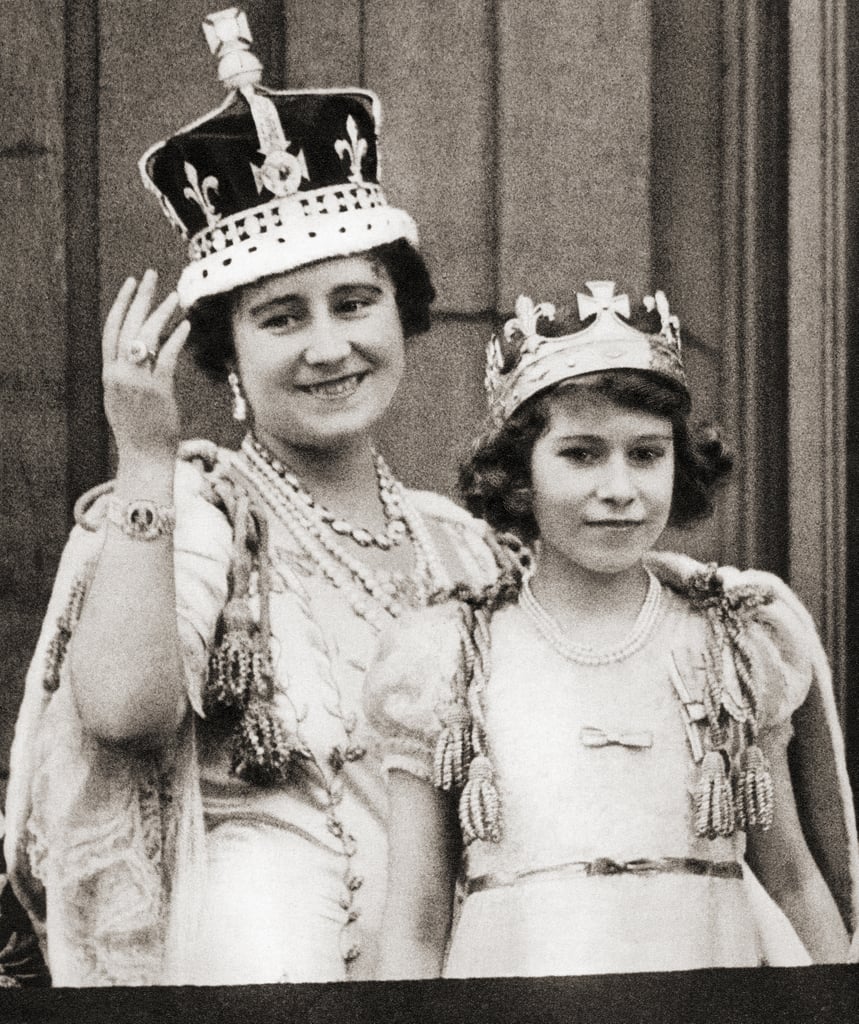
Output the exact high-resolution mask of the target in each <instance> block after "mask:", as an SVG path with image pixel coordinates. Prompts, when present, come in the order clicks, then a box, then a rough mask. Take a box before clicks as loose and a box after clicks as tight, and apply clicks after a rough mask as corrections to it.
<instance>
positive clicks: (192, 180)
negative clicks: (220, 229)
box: [185, 160, 221, 227]
mask: <svg viewBox="0 0 859 1024" xmlns="http://www.w3.org/2000/svg"><path fill="white" fill-rule="evenodd" d="M185 177H186V178H187V179H188V183H189V184H188V186H186V188H185V197H186V198H187V199H191V200H193V201H194V202H195V203H196V204H197V205H198V206H199V207H200V209H201V210H202V211H203V213H204V214H205V215H206V222H207V223H208V225H209V227H212V226H213V225H214V224H217V223H218V221H219V220H220V219H221V215H220V214H219V213H218V211H217V210H216V209H215V207H214V206H213V205H212V200H211V198H210V195H211V193H213V192H217V191H218V179H217V178H216V177H214V175H211V174H210V175H208V177H205V178H203V181H202V182H200V180H199V176H198V174H197V168H196V167H195V166H194V165H193V164H192V163H189V162H188V161H187V160H186V161H185Z"/></svg>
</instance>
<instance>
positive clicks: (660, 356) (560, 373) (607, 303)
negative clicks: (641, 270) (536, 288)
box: [485, 281, 686, 425]
mask: <svg viewBox="0 0 859 1024" xmlns="http://www.w3.org/2000/svg"><path fill="white" fill-rule="evenodd" d="M587 288H588V292H589V293H590V294H585V293H582V292H579V293H578V294H577V296H576V300H577V309H578V316H579V320H580V322H581V323H582V325H583V326H582V328H581V330H578V331H574V332H573V333H571V334H565V335H563V336H561V337H546V336H544V335H542V334H540V332H539V329H538V328H539V322H540V321H541V320H550V321H551V320H554V319H555V314H556V310H555V307H554V306H553V305H552V304H551V303H550V302H540V303H535V302H533V300H532V299H530V298H528V296H526V295H520V296H519V298H518V299H517V300H516V307H515V312H516V315H515V316H514V317H512V318H511V319H510V320H508V321H507V322H506V323H505V324H504V330H503V340H502V338H499V337H498V336H497V335H493V337H492V338H491V340H490V342H489V344H488V346H487V350H486V378H485V385H486V392H487V396H488V399H489V409H490V413H491V416H492V418H493V420H494V421H495V423H496V424H497V425H500V424H502V423H503V422H504V421H505V420H507V419H509V417H510V416H511V415H512V414H513V412H515V410H516V409H518V408H519V406H520V405H522V403H523V402H526V401H527V400H528V399H529V398H531V397H533V396H534V395H536V394H537V393H538V392H540V391H544V390H545V389H546V388H549V387H552V386H553V385H555V384H559V383H561V382H562V381H565V380H569V379H572V378H574V377H580V376H584V375H585V374H590V373H600V372H606V371H609V370H643V371H647V372H649V373H654V374H658V375H660V376H662V377H666V378H668V379H669V380H671V381H672V382H673V383H674V384H677V385H680V386H681V387H682V388H684V389H685V388H686V378H685V375H684V372H683V363H682V358H681V344H680V321H679V320H678V318H677V317H676V316H675V315H674V314H673V313H672V312H671V311H670V309H669V306H668V299H667V298H666V297H665V293H664V292H661V291H657V292H655V293H654V294H653V295H646V296H645V297H644V299H643V303H642V304H643V306H644V310H645V311H646V312H647V313H653V312H655V313H657V314H658V316H659V319H660V323H661V327H660V329H659V331H658V333H655V334H648V333H645V332H644V331H640V330H638V329H637V328H636V327H633V326H632V324H631V323H630V318H631V308H630V302H629V297H628V296H626V295H616V294H615V285H614V282H613V281H588V282H587Z"/></svg>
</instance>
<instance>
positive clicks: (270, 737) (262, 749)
mask: <svg viewBox="0 0 859 1024" xmlns="http://www.w3.org/2000/svg"><path fill="white" fill-rule="evenodd" d="M294 752H295V751H294V749H293V747H292V745H291V744H290V742H289V738H288V736H287V733H286V730H285V729H284V727H283V724H282V723H281V721H280V719H279V718H278V717H277V714H276V712H275V711H274V710H273V708H272V707H271V705H270V704H269V703H267V702H266V701H264V700H261V699H260V698H259V697H257V696H253V697H251V699H250V702H249V703H248V706H247V707H246V708H245V710H244V713H243V714H242V717H241V721H240V723H239V728H238V730H237V732H236V736H235V740H234V743H233V756H232V770H233V772H234V773H235V774H236V775H238V776H239V778H242V779H246V780H247V781H248V782H253V783H255V784H256V785H258V786H271V785H274V784H276V783H283V782H286V781H287V778H288V775H289V768H290V765H291V763H292V759H293V753H294Z"/></svg>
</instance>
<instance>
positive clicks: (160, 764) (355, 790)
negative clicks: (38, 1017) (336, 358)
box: [7, 452, 497, 985]
mask: <svg viewBox="0 0 859 1024" xmlns="http://www.w3.org/2000/svg"><path fill="white" fill-rule="evenodd" d="M233 457H235V456H233V455H232V454H231V453H225V452H219V453H218V456H217V458H218V461H219V464H220V468H221V469H222V468H223V464H224V463H226V462H228V461H229V459H231V458H233ZM407 493H408V500H409V501H410V502H411V504H412V507H413V508H414V509H416V510H417V512H418V513H419V515H420V517H421V519H422V521H423V524H424V526H425V527H426V530H427V532H428V533H429V535H430V538H431V540H432V542H433V544H434V546H435V548H436V550H437V553H438V555H439V557H440V558H441V560H442V562H443V563H444V565H445V569H446V571H447V573H448V575H449V576H450V578H452V579H462V580H466V581H468V582H470V583H471V584H472V585H478V586H479V585H483V584H485V583H488V582H490V581H491V580H492V579H493V578H494V576H495V574H496V572H497V569H496V566H495V561H494V557H493V555H492V553H491V551H490V549H489V547H488V546H487V545H486V543H485V539H484V536H485V535H484V527H483V526H482V524H479V523H477V521H475V520H473V519H472V518H471V517H470V516H468V515H467V514H466V513H464V512H463V511H462V510H461V509H458V508H457V507H456V506H455V505H453V503H452V502H449V501H448V500H447V499H444V498H442V497H440V496H438V495H434V494H428V493H425V492H407ZM251 496H252V497H255V496H254V495H251ZM211 498H212V495H211V493H210V478H209V475H208V474H203V473H201V472H200V471H199V469H198V468H197V467H196V466H192V465H189V464H187V463H184V462H180V464H179V465H178V468H177V477H176V491H175V503H176V510H177V524H176V533H175V538H174V547H175V564H176V590H177V612H178V621H179V627H180V635H181V638H182V641H183V647H184V652H185V668H186V676H187V686H188V692H189V697H190V700H191V703H192V705H193V706H194V708H195V711H196V714H194V715H192V716H190V720H189V725H188V728H187V729H186V730H185V731H184V732H183V734H182V735H181V736H180V737H179V740H178V742H177V747H176V749H175V750H174V751H171V752H169V754H168V756H167V757H165V758H161V759H158V758H153V757H145V756H138V755H134V754H133V753H132V752H130V751H123V750H109V749H106V748H104V747H103V746H101V745H99V744H97V743H95V742H94V741H92V740H90V739H88V738H87V737H86V736H85V735H84V734H83V732H82V730H81V728H80V722H79V720H78V718H77V715H76V713H75V711H74V707H73V703H72V701H71V697H70V691H69V685H68V679H67V675H66V672H65V671H64V672H63V673H62V675H61V678H60V685H59V688H58V689H57V690H56V692H54V693H50V692H48V691H46V690H45V688H44V686H43V677H44V676H45V664H46V659H47V658H48V654H49V648H50V646H51V644H52V642H55V638H56V634H57V622H58V619H60V618H61V617H62V615H63V609H64V607H65V606H66V605H67V603H68V595H69V593H70V591H71V589H72V587H73V584H74V581H75V580H76V579H78V578H79V577H80V576H81V575H82V574H84V573H85V571H86V570H85V567H86V566H87V564H88V563H90V562H91V561H92V560H93V559H94V558H96V557H97V554H98V550H99V548H100V545H101V543H102V537H103V533H102V532H101V530H102V529H103V527H101V526H99V527H98V529H96V530H95V531H87V530H84V529H82V528H81V527H76V528H75V530H74V531H73V533H72V536H71V538H70V540H69V543H68V545H67V548H66V551H65V553H64V556H63V560H62V563H61V566H60V569H59V572H58V575H57V580H56V584H55V589H54V594H53V597H52V601H51V605H50V607H49V609H48V614H47V616H46V619H45V625H44V628H43V633H42V637H41V638H40V641H39V646H38V649H37V651H36V654H35V656H34V659H33V664H32V667H31V670H30V674H29V677H28V682H27V688H26V694H25V700H24V705H23V707H22V711H21V715H20V718H19V723H18V726H17V730H16V738H15V744H14V748H13V758H12V780H11V784H10V791H9V805H8V808H9V811H8V813H9V832H10V835H9V837H8V838H7V857H9V860H10V863H11V862H13V861H14V865H15V875H16V878H17V881H16V890H17V891H18V892H19V893H20V894H21V897H22V899H23V900H24V901H25V903H26V905H27V906H28V909H29V910H30V912H31V916H33V917H34V919H35V922H36V925H37V927H38V928H39V929H40V931H41V932H42V934H43V937H44V938H45V939H46V942H47V949H48V956H49V961H50V967H51V971H52V976H53V979H54V983H55V984H61V985H98V984H155V983H164V982H168V983H182V984H187V983H194V984H232V983H236V984H238V983H254V982H278V981H336V980H345V979H352V978H364V977H370V976H372V973H373V966H374V951H375V947H376V941H377V936H376V933H377V931H378V928H379V925H380V921H381V910H382V901H383V898H384V892H385V871H386V860H387V846H386V835H387V833H386V825H385V818H386V798H385V789H384V778H383V773H382V769H381V754H380V750H379V745H378V741H377V738H376V737H375V736H374V735H373V734H372V733H371V731H370V730H369V729H368V728H367V725H366V721H365V719H364V715H363V711H362V689H363V684H364V676H365V672H366V668H367V666H368V665H369V663H370V661H371V659H372V657H373V654H374V651H375V647H376V643H377V631H376V629H375V628H374V627H373V626H371V625H370V623H369V622H368V621H367V620H366V619H365V618H362V617H360V616H359V615H358V614H357V613H356V612H355V611H354V610H353V607H352V605H351V604H350V602H349V600H348V598H347V596H346V595H345V594H344V593H343V592H342V591H341V590H339V589H337V588H335V587H334V586H332V585H331V584H330V583H329V582H328V581H327V580H326V579H325V577H324V576H323V575H322V574H321V572H320V571H319V569H318V567H317V566H316V565H314V564H313V563H312V562H308V561H307V558H306V556H304V555H302V554H301V553H300V549H298V548H297V546H296V544H295V542H294V541H293V540H292V539H291V537H290V535H289V533H288V532H287V530H286V529H285V528H284V527H283V525H282V524H281V523H280V522H279V521H278V520H277V519H276V518H275V517H274V516H273V515H270V516H268V529H269V543H268V553H269V557H270V567H271V583H272V594H271V600H270V612H271V631H272V644H271V653H272V658H273V663H274V676H275V687H276V697H275V707H276V709H277V712H278V715H279V717H280V718H281V720H282V721H283V722H284V724H285V725H286V726H287V727H288V728H289V729H290V730H294V731H296V732H297V733H298V734H299V735H300V737H301V739H302V741H303V742H304V743H305V744H306V747H307V751H308V754H309V755H310V756H308V757H307V758H305V759H304V760H303V761H301V762H300V763H299V764H298V766H297V768H296V770H295V772H294V774H293V775H292V776H291V777H290V779H289V781H288V782H287V784H285V785H279V786H271V787H266V788H263V787H260V786H256V785H252V784H250V783H247V782H244V781H242V780H241V779H239V778H237V777H236V776H235V775H234V774H233V773H232V772H231V771H230V747H231V742H232V738H231V735H230V733H229V731H228V730H226V729H225V727H224V726H223V724H221V723H219V721H217V720H216V719H212V720H207V719H205V718H203V717H202V703H203V690H204V687H205V685H206V679H207V662H208V653H209V651H210V649H211V646H212V642H213V638H214V635H215V629H216V624H217V622H218V618H219V615H220V613H221V610H222V609H223V607H224V604H225V602H226V600H227V596H228V581H229V570H230V562H231V555H232V543H233V538H232V528H231V525H230V523H229V522H228V520H227V518H226V517H225V515H224V514H223V512H221V511H220V510H219V508H217V507H216V505H215V504H214V503H213V502H212V500H211ZM257 504H258V506H259V507H264V506H262V505H261V503H259V502H258V503H257ZM89 518H90V519H92V520H93V521H94V522H95V523H98V522H99V520H100V518H101V514H100V505H99V504H98V502H97V503H96V504H95V505H94V506H93V508H92V509H91V512H90V514H89ZM129 628H133V622H131V621H130V624H129ZM44 893H46V894H47V918H45V912H44V906H40V901H41V900H42V899H43V897H44Z"/></svg>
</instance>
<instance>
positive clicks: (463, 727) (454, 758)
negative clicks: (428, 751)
mask: <svg viewBox="0 0 859 1024" xmlns="http://www.w3.org/2000/svg"><path fill="white" fill-rule="evenodd" d="M439 717H440V718H441V721H442V724H443V726H444V728H443V729H442V731H441V734H440V735H439V738H438V741H437V743H436V746H435V761H434V778H433V782H434V784H435V786H436V787H437V788H438V789H443V790H446V791H447V790H450V789H453V788H454V787H455V788H456V789H459V787H460V786H462V784H463V783H464V782H465V779H466V776H467V775H468V763H469V761H470V760H471V754H472V750H471V715H470V714H469V713H468V708H466V707H465V705H464V704H462V703H460V702H459V701H456V702H453V703H450V704H446V705H445V706H444V708H443V709H442V710H441V711H440V713H439Z"/></svg>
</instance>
